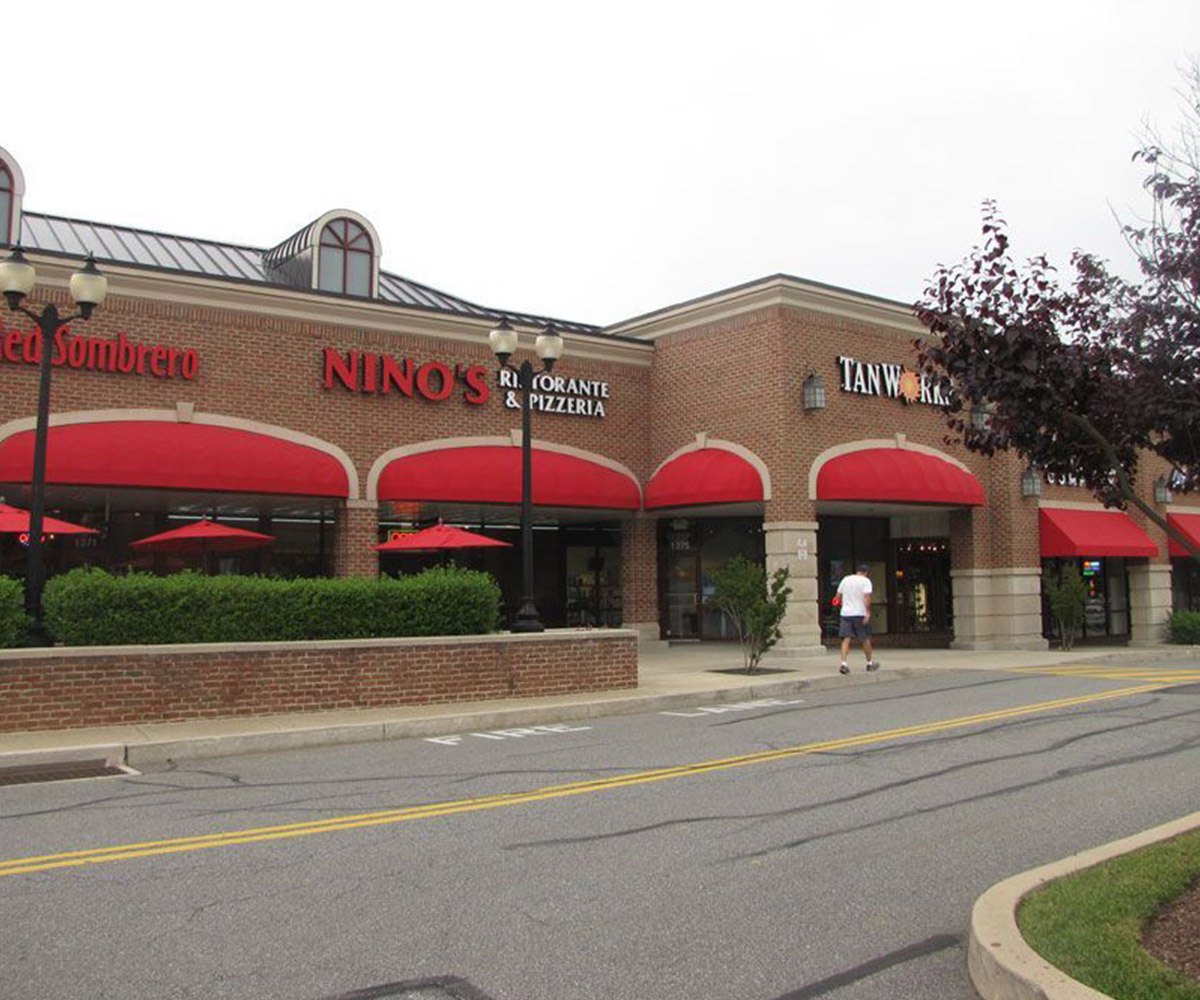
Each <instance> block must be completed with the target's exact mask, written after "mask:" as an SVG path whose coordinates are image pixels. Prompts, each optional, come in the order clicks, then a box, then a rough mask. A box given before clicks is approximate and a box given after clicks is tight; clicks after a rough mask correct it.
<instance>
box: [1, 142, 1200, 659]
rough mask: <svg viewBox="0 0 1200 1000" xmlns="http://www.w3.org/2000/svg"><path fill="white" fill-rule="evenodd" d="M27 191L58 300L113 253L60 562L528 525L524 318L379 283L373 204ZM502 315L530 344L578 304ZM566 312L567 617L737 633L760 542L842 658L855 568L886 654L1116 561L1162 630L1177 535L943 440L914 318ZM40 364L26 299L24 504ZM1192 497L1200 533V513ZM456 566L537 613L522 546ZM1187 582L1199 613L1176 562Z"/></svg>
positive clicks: (283, 560) (1020, 619)
mask: <svg viewBox="0 0 1200 1000" xmlns="http://www.w3.org/2000/svg"><path fill="white" fill-rule="evenodd" d="M24 193H25V182H24V178H23V176H22V174H21V170H20V167H19V166H18V164H17V163H16V161H15V160H14V159H13V158H12V157H11V156H10V155H8V154H7V153H5V152H4V151H3V150H0V241H2V242H4V243H5V244H6V245H10V246H11V245H14V244H17V243H20V244H21V246H22V247H23V249H24V251H25V253H26V256H27V257H28V259H29V260H30V262H31V263H33V264H34V265H35V266H36V268H37V273H38V287H37V289H36V292H35V295H34V299H36V301H38V302H47V301H52V302H55V303H57V304H58V305H59V306H60V307H63V308H66V307H69V306H70V299H69V296H68V295H67V292H66V283H67V275H69V274H70V272H71V271H73V270H75V269H77V268H78V266H79V263H80V261H81V260H82V258H83V257H84V256H85V255H86V254H88V253H92V254H94V256H95V258H96V260H97V262H98V263H99V265H100V266H101V268H102V269H103V271H104V273H105V274H106V275H107V276H108V278H109V289H110V291H109V298H108V300H107V302H106V303H105V304H104V306H103V308H101V309H99V310H97V311H96V313H95V315H94V316H93V318H92V319H91V320H90V321H88V322H86V323H84V322H76V323H75V324H72V327H71V328H70V330H69V331H68V333H67V334H65V335H62V336H60V337H59V338H57V340H56V343H55V344H54V345H52V346H51V349H52V350H53V352H54V354H53V358H54V365H55V370H54V376H53V398H52V407H51V414H52V416H51V421H50V438H49V441H50V444H49V459H48V467H47V483H48V486H47V503H48V509H49V510H50V511H52V512H54V513H55V514H56V515H57V516H62V517H64V518H67V519H72V520H75V521H77V522H79V523H84V524H88V525H91V526H93V527H95V528H97V529H98V531H99V534H98V535H96V536H89V537H87V538H84V539H78V540H76V539H65V538H64V539H56V540H55V541H54V542H53V543H52V545H51V546H50V554H49V557H48V558H49V562H50V566H51V570H52V571H62V570H63V569H65V568H68V567H70V566H73V565H80V564H94V565H101V566H106V567H110V568H141V569H149V570H154V571H158V572H170V571H172V570H174V569H176V568H179V567H180V566H182V565H184V564H185V562H184V561H183V560H180V559H176V558H172V557H170V556H163V555H139V554H137V550H135V549H130V547H129V546H130V542H132V541H134V540H136V539H138V538H142V537H145V536H147V535H150V534H153V533H154V532H156V531H160V530H163V529H164V528H168V527H172V526H177V525H179V524H183V523H185V522H186V521H187V520H189V519H195V518H197V517H199V516H203V515H209V516H214V515H215V516H216V517H218V518H219V519H220V520H222V521H228V522H230V523H235V524H239V525H242V526H245V527H250V528H254V529H256V530H261V531H264V532H266V533H269V534H271V535H273V536H275V538H276V542H275V544H274V545H272V546H271V547H269V548H266V549H262V550H256V551H252V552H246V553H236V554H229V555H225V556H222V557H220V558H219V559H216V560H214V563H213V565H212V566H211V567H210V568H213V569H216V570H218V571H227V572H263V573H275V574H284V575H320V574H334V575H373V574H375V573H378V572H380V571H383V572H397V571H406V570H409V569H413V568H418V567H420V566H421V565H422V564H423V562H422V559H423V557H420V556H398V555H397V556H392V555H385V556H380V555H379V554H378V553H376V552H375V551H374V550H373V549H372V546H373V545H374V544H376V543H377V542H379V541H380V540H381V539H385V538H386V537H388V535H389V533H391V532H396V531H405V530H409V529H410V528H411V527H412V526H413V525H415V524H426V523H429V522H432V521H434V520H436V519H438V518H441V519H443V520H445V521H446V522H448V523H455V524H461V525H464V526H467V527H469V528H471V529H473V530H475V531H480V532H482V533H484V534H488V535H491V536H493V537H496V538H499V539H502V540H507V541H511V542H514V543H515V542H516V541H517V535H518V532H517V530H516V528H517V522H518V513H519V497H520V451H521V449H520V431H519V426H520V412H519V409H518V408H517V405H518V404H517V397H516V394H515V393H514V391H513V389H512V387H511V385H510V384H509V383H508V382H507V381H506V380H505V379H506V375H507V373H501V372H498V371H497V366H496V362H495V359H494V358H493V356H492V354H491V352H490V350H489V347H488V332H489V330H490V329H491V328H492V327H493V326H494V325H495V324H496V322H497V321H498V319H499V318H500V316H501V313H500V312H499V311H498V310H496V309H494V308H489V307H484V306H480V305H477V304H474V303H472V302H469V301H466V300H464V299H460V298H457V297H455V296H452V295H448V294H446V293H443V292H439V291H436V290H434V289H430V288H428V287H425V286H422V285H419V284H417V283H415V282H412V281H408V280H406V279H404V278H403V277H400V276H398V275H395V274H391V273H389V272H387V271H385V270H383V269H382V268H381V266H380V261H381V238H380V234H379V233H377V232H376V231H375V230H374V228H373V227H372V225H371V223H370V222H369V220H367V219H365V218H363V217H361V216H359V215H357V214H356V213H354V212H350V211H332V212H329V213H326V214H325V215H323V216H321V217H320V218H318V219H316V220H314V221H312V222H310V223H309V224H308V225H305V226H304V227H303V228H301V229H300V230H298V231H297V232H296V233H294V234H292V235H291V236H289V237H288V238H286V239H284V240H282V241H281V242H280V243H278V244H277V245H275V246H273V247H267V248H252V247H243V246H233V245H229V244H221V243H217V242H214V241H209V240H203V239H194V238H184V237H175V236H168V235H165V234H161V233H151V232H146V231H142V230H136V229H132V228H128V227H122V226H116V225H101V224H98V223H91V222H83V221H80V220H72V219H65V218H61V217H57V216H51V215H45V214H37V213H34V212H30V211H26V210H25V208H24V204H23V202H24ZM504 315H505V316H506V317H507V318H508V320H509V322H510V323H512V325H513V326H514V327H515V328H516V329H517V330H518V331H519V332H520V334H521V352H520V354H519V357H520V356H524V352H525V351H526V350H528V349H529V348H531V347H532V343H533V338H534V336H535V335H536V333H537V332H538V331H540V330H541V329H542V328H543V327H544V326H546V325H547V324H548V323H550V322H551V320H549V319H548V318H546V317H538V316H530V315H521V314H515V313H511V312H506V313H504ZM553 323H554V325H555V326H556V328H557V329H558V331H559V333H560V334H561V335H562V337H563V338H564V341H565V353H564V356H563V358H562V360H561V361H560V362H559V364H558V366H557V367H556V368H555V371H554V373H553V374H552V375H551V376H548V377H545V378H543V379H542V380H541V381H540V382H539V384H538V386H537V394H536V398H535V411H534V419H533V441H534V499H535V503H536V504H537V509H536V525H535V528H536V530H535V533H534V534H535V563H536V580H537V593H536V595H535V596H536V601H537V605H538V608H539V611H540V612H541V614H542V618H543V620H544V621H546V622H547V624H550V625H614V624H618V623H623V624H625V625H626V626H631V627H636V628H637V629H638V630H639V631H640V632H641V633H642V634H643V635H645V636H646V637H647V638H667V639H674V640H684V639H701V640H703V639H722V638H728V637H729V636H730V631H729V626H728V622H727V621H726V620H725V619H724V618H723V617H722V616H721V615H720V614H719V613H717V612H715V611H713V610H712V609H711V608H708V607H706V605H705V603H704V597H705V595H706V593H707V592H708V590H709V589H710V587H711V572H712V570H713V569H714V568H715V567H716V566H719V565H720V564H721V563H723V562H724V561H725V560H727V559H728V558H729V557H731V556H732V555H734V554H738V553H742V554H746V555H749V556H752V557H755V558H760V559H765V562H766V565H767V566H768V568H770V569H773V568H775V567H776V566H780V565H786V566H788V567H789V568H790V570H791V572H792V587H793V593H792V597H791V606H790V610H789V614H788V617H787V620H786V626H785V632H786V638H785V641H784V643H783V644H782V647H783V651H784V652H790V653H792V654H794V655H804V654H808V653H813V652H819V651H820V650H821V649H822V644H823V641H825V640H827V639H828V638H829V637H830V625H831V622H830V621H829V618H830V607H829V598H830V596H831V593H832V590H833V588H834V587H836V582H837V579H838V578H839V577H840V575H841V574H842V573H844V572H847V571H850V569H851V567H852V566H853V565H854V564H855V563H857V562H863V561H865V562H868V563H870V565H871V567H872V571H871V575H872V578H873V580H874V583H875V600H876V602H877V604H876V608H875V613H874V614H875V622H874V624H875V628H876V632H877V634H879V635H880V636H881V644H883V645H887V644H889V643H890V644H897V643H908V644H929V645H934V644H948V643H950V642H953V643H954V644H955V645H959V646H962V647H968V648H1036V647H1039V646H1044V645H1045V643H1046V641H1047V640H1046V635H1047V634H1048V629H1049V623H1048V622H1047V621H1046V620H1045V616H1044V613H1043V608H1042V596H1041V580H1042V574H1043V571H1044V570H1048V569H1053V568H1054V567H1055V566H1056V565H1059V564H1060V562H1058V561H1062V560H1067V561H1070V562H1073V563H1074V564H1075V565H1078V566H1080V567H1081V568H1082V570H1083V572H1084V575H1085V577H1086V578H1087V579H1088V581H1089V588H1090V597H1089V611H1088V625H1087V637H1088V638H1096V639H1102V640H1116V641H1130V640H1132V641H1134V642H1139V641H1151V640H1153V639H1155V638H1157V637H1158V635H1159V629H1160V627H1161V624H1162V621H1163V619H1164V618H1165V616H1166V614H1167V613H1168V612H1169V610H1170V608H1171V605H1172V556H1173V554H1175V553H1174V552H1173V549H1172V548H1171V547H1169V546H1168V543H1167V540H1166V538H1165V537H1164V536H1162V533H1161V532H1158V531H1157V529H1156V528H1155V527H1154V526H1153V525H1148V524H1146V523H1144V519H1142V518H1140V517H1139V515H1138V514H1137V513H1136V512H1133V513H1130V514H1123V513H1119V512H1112V511H1108V512H1105V511H1103V510H1102V508H1100V507H1099V506H1098V505H1097V504H1096V503H1095V502H1094V501H1093V499H1092V498H1091V496H1090V494H1088V493H1087V491H1085V490H1082V489H1079V488H1076V487H1072V486H1070V485H1065V484H1056V483H1047V482H1044V480H1043V479H1042V478H1041V477H1038V476H1033V477H1032V478H1031V477H1029V476H1028V475H1025V476H1023V470H1022V468H1021V466H1020V465H1019V463H1018V462H1017V460H1016V459H1015V458H1013V457H1011V456H1003V457H1000V458H997V459H993V460H987V459H984V458H981V457H979V456H976V455H972V454H969V453H967V452H965V451H963V450H959V449H956V448H954V447H952V446H948V445H946V444H945V443H944V437H945V431H944V426H943V424H942V421H941V418H940V415H939V413H938V411H937V408H936V403H937V400H936V399H934V398H930V394H929V390H928V388H927V387H925V386H923V385H922V384H921V381H920V380H919V379H918V378H917V377H916V375H915V374H914V373H913V372H912V371H911V368H910V367H909V368H906V366H911V364H912V355H913V349H912V340H913V339H914V337H916V336H919V335H920V334H921V332H922V331H921V328H920V327H919V326H918V324H917V323H916V321H915V320H914V319H913V318H912V315H911V312H910V310H909V308H908V307H907V306H905V305H903V304H901V303H896V302H890V301H886V300H883V299H879V298H875V297H873V296H870V295H864V294H860V293H855V292H850V291H846V290H843V289H838V288H833V287H829V286H825V285H820V284H816V283H813V282H808V281H803V280H800V279H797V278H792V277H789V276H785V275H778V276H774V277H770V278H765V279H763V280H761V281H756V282H752V283H750V284H748V285H743V286H740V287H737V288H732V289H728V290H725V291H722V292H717V293H714V294H712V295H708V296H705V297H703V298H701V299H697V300H694V301H691V302H686V303H682V304H679V305H675V306H671V307H668V308H664V309H662V310H659V311H656V312H654V313H651V314H648V315H645V316H640V317H636V318H634V319H630V320H628V321H626V322H622V323H618V324H615V325H613V326H610V327H606V328H600V327H597V326H593V325H589V324H586V323H581V322H568V321H563V320H557V319H555V320H553ZM39 350H40V338H39V337H38V336H37V335H36V332H35V330H33V329H32V324H31V323H30V322H29V321H28V320H26V319H25V318H24V317H21V316H20V315H18V314H15V313H9V312H0V493H3V495H4V496H5V498H6V499H7V500H8V501H9V502H10V503H16V504H22V503H27V502H28V499H29V482H30V479H31V454H32V439H33V427H34V422H35V420H34V412H35V406H36V376H37V368H36V361H37V359H38V357H39ZM817 390H821V391H820V392H819V393H818V391H817ZM818 396H822V397H823V399H818V398H817V397H818ZM818 403H820V404H821V405H817V404H818ZM1153 471H1155V470H1152V474H1151V475H1149V476H1145V475H1144V476H1143V477H1142V479H1143V481H1144V482H1145V483H1147V486H1146V488H1147V489H1148V490H1152V487H1151V486H1150V485H1149V484H1150V483H1151V482H1152V480H1153V478H1154V476H1153ZM1157 471H1158V472H1159V473H1160V474H1162V473H1165V471H1166V470H1157ZM1035 491H1036V492H1035ZM1166 509H1167V511H1168V513H1170V514H1171V515H1172V516H1174V517H1176V518H1178V520H1179V523H1180V524H1181V525H1182V526H1184V527H1186V528H1187V529H1189V530H1190V531H1191V532H1192V533H1193V534H1195V535H1196V536H1198V537H1200V527H1198V526H1200V507H1194V508H1192V509H1191V510H1190V511H1189V509H1188V508H1186V507H1183V506H1180V505H1178V504H1169V505H1168V506H1167V508H1166ZM1180 554H1181V553H1180ZM22 561H23V555H22V548H21V540H20V539H19V538H13V537H8V538H4V539H0V571H8V572H17V573H19V572H20V571H21V567H22ZM461 561H463V562H465V563H467V564H469V565H476V566H479V567H481V568H485V569H488V570H489V571H491V572H493V573H494V574H495V575H496V576H497V578H498V579H499V580H500V582H501V585H502V589H503V591H504V594H505V600H506V606H507V609H508V611H509V612H510V613H511V612H512V611H514V610H515V606H516V603H517V594H518V590H519V558H518V555H517V552H516V551H515V550H508V549H503V550H499V549H497V550H480V551H476V552H464V553H463V554H462V556H461ZM1174 601H1175V603H1176V604H1177V605H1178V604H1179V603H1180V602H1196V601H1200V581H1197V579H1196V578H1195V574H1194V573H1193V571H1192V570H1191V569H1190V568H1189V567H1188V566H1187V565H1186V564H1185V563H1183V562H1182V561H1180V562H1179V563H1177V564H1176V573H1175V594H1174Z"/></svg>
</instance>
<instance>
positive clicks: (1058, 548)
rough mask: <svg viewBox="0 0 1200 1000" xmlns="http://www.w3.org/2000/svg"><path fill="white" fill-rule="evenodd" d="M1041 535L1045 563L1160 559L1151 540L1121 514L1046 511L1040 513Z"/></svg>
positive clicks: (1061, 510)
mask: <svg viewBox="0 0 1200 1000" xmlns="http://www.w3.org/2000/svg"><path fill="white" fill-rule="evenodd" d="M1038 535H1039V536H1040V538H1041V548H1042V558H1043V559H1053V558H1055V557H1057V556H1093V557H1094V558H1097V559H1099V558H1101V557H1103V556H1156V555H1158V546H1157V545H1155V544H1154V543H1153V542H1152V541H1150V536H1149V535H1147V534H1146V533H1145V532H1144V531H1142V529H1141V528H1139V527H1138V526H1137V525H1136V524H1134V523H1133V521H1132V520H1131V519H1130V517H1129V515H1128V514H1125V513H1123V512H1122V511H1119V510H1072V509H1070V508H1067V507H1043V508H1042V509H1041V510H1039V511H1038Z"/></svg>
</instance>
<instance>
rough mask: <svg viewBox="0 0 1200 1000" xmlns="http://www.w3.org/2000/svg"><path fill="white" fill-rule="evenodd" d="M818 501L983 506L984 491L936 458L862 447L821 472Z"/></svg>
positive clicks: (969, 477) (908, 451)
mask: <svg viewBox="0 0 1200 1000" xmlns="http://www.w3.org/2000/svg"><path fill="white" fill-rule="evenodd" d="M817 499H818V500H874V501H885V502H887V501H890V502H898V503H944V504H953V505H954V506H956V507H981V506H983V504H984V503H985V498H984V495H983V486H982V485H981V484H980V482H979V480H978V479H976V478H975V477H974V476H973V475H971V473H969V472H964V471H963V470H962V469H960V468H959V467H958V466H957V465H954V464H953V463H951V462H947V461H946V460H945V459H943V458H938V457H937V456H936V455H927V454H925V453H924V452H921V451H913V450H911V449H909V448H863V449H862V450H860V451H852V452H849V453H848V454H845V455H838V456H837V457H836V458H831V459H830V460H829V461H828V462H826V463H825V464H824V465H822V466H821V471H820V472H819V473H817Z"/></svg>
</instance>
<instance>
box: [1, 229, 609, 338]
mask: <svg viewBox="0 0 1200 1000" xmlns="http://www.w3.org/2000/svg"><path fill="white" fill-rule="evenodd" d="M308 228H309V227H308V226H305V227H304V228H303V229H301V230H300V231H299V233H297V234H296V235H297V236H299V235H301V234H303V233H305V232H306V231H307V230H308ZM286 242H290V240H289V241H286ZM20 243H21V246H23V247H24V248H25V249H26V250H40V251H44V252H46V253H62V254H70V255H72V256H86V255H87V254H92V255H93V256H94V257H95V258H96V260H97V262H99V263H103V262H105V261H109V262H111V263H114V264H132V265H134V266H135V267H146V268H153V269H156V270H163V271H181V272H184V273H186V274H200V275H205V276H207V277H211V278H222V279H232V280H234V281H248V282H253V283H255V284H260V285H270V286H274V287H281V284H280V282H278V281H272V280H270V279H269V278H268V277H267V269H266V266H265V259H266V258H267V256H268V255H269V254H272V253H275V254H278V252H279V251H280V249H281V248H282V245H280V247H275V248H272V249H271V250H262V249H258V248H255V247H245V246H238V245H236V244H232V243H217V242H215V241H213V240H198V239H193V238H192V237H188V236H170V235H168V234H166V233H155V232H150V231H148V230H144V229H131V228H129V227H127V226H112V225H107V224H105V223H99V222H85V221H82V220H80V219H67V218H63V217H61V216H55V215H41V214H37V213H34V212H22V213H21V239H20ZM286 287H291V286H286ZM319 294H322V295H328V294H331V293H328V292H321V293H319ZM347 298H357V296H347ZM379 300H380V301H383V302H389V303H392V304H394V305H398V306H410V307H413V308H417V309H429V310H433V311H436V312H443V313H455V314H458V315H460V316H471V317H475V318H485V319H494V318H496V317H498V316H501V315H503V316H507V317H508V318H509V320H511V321H512V322H514V323H519V324H521V325H528V326H545V325H546V324H548V323H553V324H554V325H555V326H556V327H558V328H559V329H560V330H567V331H571V332H576V333H600V332H601V330H600V327H599V326H596V325H594V324H590V323H575V322H571V321H570V320H558V319H550V318H548V317H545V316H534V315H531V314H528V313H516V312H509V311H507V310H503V309H489V308H486V307H484V306H480V305H476V304H475V303H473V302H468V301H467V300H466V299H460V298H457V297H456V296H453V295H447V294H446V293H445V292H439V291H437V289H434V288H430V287H429V286H428V285H421V284H418V283H417V282H415V281H410V280H409V279H407V278H403V277H401V276H400V275H398V274H391V273H389V272H387V271H383V270H380V272H379Z"/></svg>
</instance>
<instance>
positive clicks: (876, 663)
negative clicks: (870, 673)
mask: <svg viewBox="0 0 1200 1000" xmlns="http://www.w3.org/2000/svg"><path fill="white" fill-rule="evenodd" d="M867 669H868V670H878V669H879V661H878V660H871V661H870V662H869V663H868V664H867Z"/></svg>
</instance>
